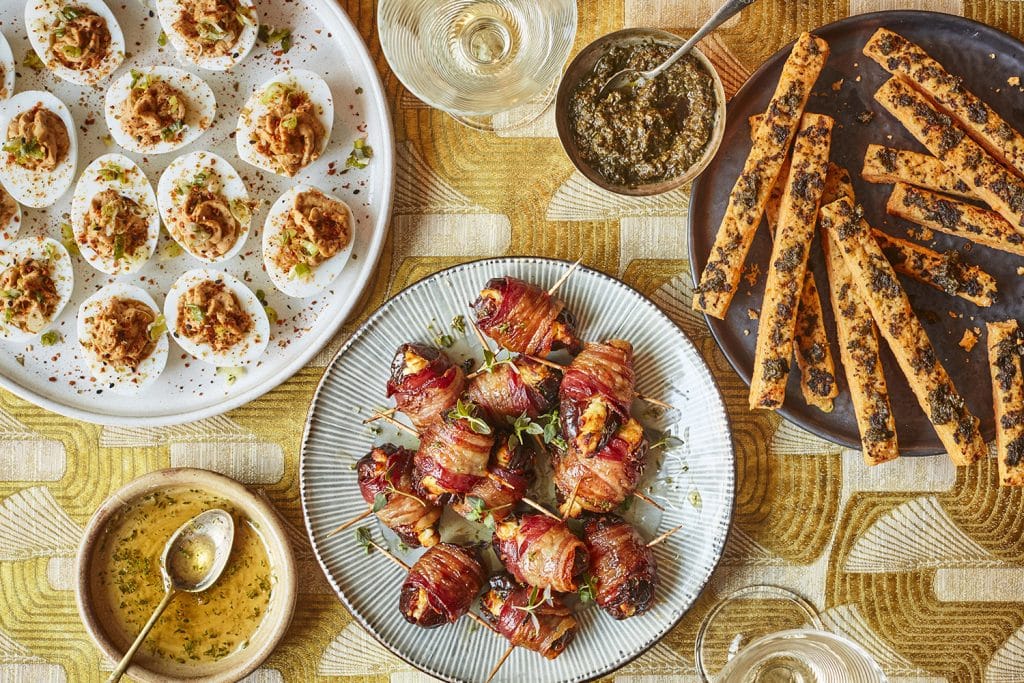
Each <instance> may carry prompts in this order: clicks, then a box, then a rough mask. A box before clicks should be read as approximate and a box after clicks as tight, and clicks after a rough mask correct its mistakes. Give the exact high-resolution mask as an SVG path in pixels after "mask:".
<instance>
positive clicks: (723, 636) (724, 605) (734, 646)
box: [694, 585, 823, 683]
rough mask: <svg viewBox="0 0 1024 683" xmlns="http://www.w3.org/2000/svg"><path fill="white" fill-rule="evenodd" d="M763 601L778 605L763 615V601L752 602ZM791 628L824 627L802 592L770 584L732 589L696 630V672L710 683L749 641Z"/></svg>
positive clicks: (716, 604)
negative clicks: (797, 592)
mask: <svg viewBox="0 0 1024 683" xmlns="http://www.w3.org/2000/svg"><path fill="white" fill-rule="evenodd" d="M763 601H773V602H777V603H779V606H778V609H774V610H772V612H771V615H770V616H768V617H766V616H765V614H764V609H763V605H758V604H754V603H756V602H763ZM794 628H813V629H819V630H820V629H822V628H823V624H822V622H821V618H820V617H819V616H818V611H817V610H816V609H815V608H814V605H812V604H811V603H810V602H808V601H807V600H806V599H804V598H803V597H802V596H800V595H797V594H796V593H794V592H793V591H790V590H787V589H785V588H782V587H780V586H771V585H764V586H747V587H745V588H740V589H738V590H736V591H733V592H732V593H729V594H728V595H726V596H724V597H723V598H722V599H720V600H719V601H718V602H717V603H715V605H714V606H713V607H712V608H711V611H710V612H708V614H707V616H706V617H704V621H703V622H701V625H700V629H699V630H698V631H697V640H696V642H695V644H694V664H695V665H696V668H697V674H698V675H699V676H700V677H701V680H703V681H705V682H706V683H710V681H714V680H716V679H717V674H718V673H719V672H720V671H721V670H722V668H723V667H725V665H726V664H727V663H728V662H729V661H730V660H732V659H733V658H734V657H735V656H736V655H737V654H738V653H739V652H740V650H742V649H743V648H745V647H746V646H747V645H748V644H750V642H751V641H754V640H757V639H758V638H762V637H764V636H767V635H770V634H772V633H776V632H778V631H784V630H788V629H794ZM780 673H781V672H780ZM782 680H795V679H792V678H791V679H785V678H783V679H782ZM811 680H813V679H811Z"/></svg>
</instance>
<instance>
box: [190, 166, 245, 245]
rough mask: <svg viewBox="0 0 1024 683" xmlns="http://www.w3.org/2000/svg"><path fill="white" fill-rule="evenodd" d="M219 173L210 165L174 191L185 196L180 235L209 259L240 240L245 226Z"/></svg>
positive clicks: (239, 208)
mask: <svg viewBox="0 0 1024 683" xmlns="http://www.w3.org/2000/svg"><path fill="white" fill-rule="evenodd" d="M221 187H222V183H221V180H220V176H219V175H217V173H216V172H215V171H214V170H213V169H212V168H208V169H205V170H203V171H200V172H198V173H196V175H195V176H194V177H193V179H192V181H191V182H184V181H183V182H181V183H180V184H179V185H178V186H177V187H176V188H175V189H174V190H173V192H175V193H179V194H180V196H183V200H182V201H181V202H180V209H179V211H180V213H181V221H180V225H179V227H178V229H179V230H180V231H181V232H182V234H180V235H178V236H179V237H180V238H181V239H182V241H184V242H185V243H186V244H187V245H188V247H189V249H190V250H191V251H192V252H194V253H197V254H200V255H202V256H204V257H206V258H212V259H215V258H219V257H221V256H223V255H224V254H226V253H228V252H229V251H231V248H232V247H233V246H235V242H237V241H238V237H239V234H240V233H241V231H242V225H241V223H239V221H238V219H237V218H236V217H235V212H236V211H240V210H241V207H240V206H239V207H234V209H235V210H234V211H232V208H233V207H232V205H231V202H230V201H228V198H227V197H225V196H224V193H223V192H222V191H221Z"/></svg>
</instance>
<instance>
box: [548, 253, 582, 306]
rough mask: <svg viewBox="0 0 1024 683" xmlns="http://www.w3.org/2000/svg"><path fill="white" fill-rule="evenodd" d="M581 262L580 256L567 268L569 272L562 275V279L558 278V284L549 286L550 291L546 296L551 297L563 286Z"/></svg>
mask: <svg viewBox="0 0 1024 683" xmlns="http://www.w3.org/2000/svg"><path fill="white" fill-rule="evenodd" d="M581 261H583V257H582V256H581V257H579V258H578V259H576V263H574V264H572V265H571V266H569V270H567V271H565V272H564V273H562V277H560V278H558V282H556V283H555V284H553V285H551V289H549V290H548V296H552V295H553V294H554V293H555V292H557V291H558V288H559V287H561V286H562V285H564V284H565V281H566V280H568V279H569V277H570V276H571V275H572V274H573V271H575V270H576V269H577V268H579V267H580V262H581Z"/></svg>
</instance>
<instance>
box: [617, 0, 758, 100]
mask: <svg viewBox="0 0 1024 683" xmlns="http://www.w3.org/2000/svg"><path fill="white" fill-rule="evenodd" d="M756 1H757V0H728V1H727V2H726V3H725V4H724V5H722V6H721V7H720V8H718V11H717V12H715V13H714V14H713V15H711V18H710V19H708V20H707V21H706V22H704V25H703V26H701V27H700V28H699V29H697V32H696V33H694V34H693V35H692V36H690V39H689V40H687V41H686V42H685V43H683V46H682V47H680V48H679V49H678V50H676V51H675V52H673V53H672V56H671V57H669V58H668V59H666V60H665V61H664V62H662V63H661V64H660V65H659V66H656V67H654V68H653V69H651V70H650V71H640V70H638V69H623V70H622V71H619V72H617V73H615V74H613V75H612V77H611V78H609V79H608V82H607V83H605V84H604V86H603V87H602V88H601V92H600V93H598V99H602V100H603V99H604V98H605V97H607V96H608V95H610V94H611V93H612V92H614V91H618V92H620V93H622V94H623V95H628V94H629V93H630V92H631V91H632V90H633V89H634V88H636V87H637V86H640V85H643V84H644V83H647V82H648V81H651V80H653V79H655V78H657V77H658V76H660V75H661V74H663V73H665V72H666V71H668V70H669V69H670V68H671V67H672V65H673V64H675V63H676V62H678V61H679V60H680V59H682V58H683V57H684V56H685V55H687V54H689V53H690V50H691V49H692V48H693V46H694V45H696V44H697V43H698V42H699V41H700V39H701V38H703V37H704V36H706V35H707V34H709V33H711V32H712V31H714V30H715V29H716V28H718V27H719V26H721V25H722V24H724V23H725V22H727V21H729V19H732V18H733V16H735V15H736V14H738V13H739V11H740V10H742V9H743V8H744V7H746V6H747V5H752V4H753V3H755V2H756Z"/></svg>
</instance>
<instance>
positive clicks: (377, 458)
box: [356, 444, 441, 548]
mask: <svg viewBox="0 0 1024 683" xmlns="http://www.w3.org/2000/svg"><path fill="white" fill-rule="evenodd" d="M356 476H357V477H358V480H359V492H360V493H361V494H362V495H363V500H365V501H366V503H367V505H373V506H374V507H377V518H378V519H379V520H380V521H381V523H382V524H384V526H386V527H388V528H389V529H391V530H392V531H394V532H395V533H396V534H398V537H399V538H401V539H402V542H403V543H405V544H406V545H410V546H413V547H417V546H423V547H425V548H429V547H430V546H432V545H434V544H436V543H437V542H438V541H439V540H441V536H440V533H439V532H438V529H437V525H438V520H440V519H441V508H440V507H438V506H437V505H435V504H433V503H431V502H430V501H427V500H425V499H424V498H423V497H421V496H419V495H417V493H416V489H415V481H416V479H415V477H414V472H413V452H412V451H410V450H408V449H406V448H401V447H400V446H395V445H394V444H384V445H382V446H377V447H376V448H374V449H373V450H372V451H370V452H369V453H367V454H366V455H364V456H363V457H362V458H360V459H359V462H357V463H356ZM379 496H380V497H383V501H384V505H383V506H382V507H378V506H377V504H378V502H379V499H378V497H379Z"/></svg>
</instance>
